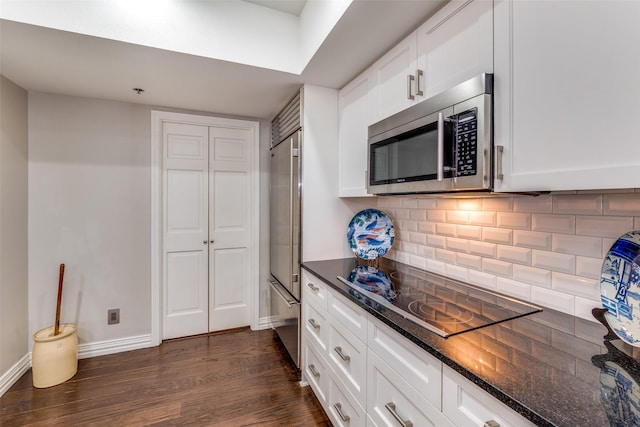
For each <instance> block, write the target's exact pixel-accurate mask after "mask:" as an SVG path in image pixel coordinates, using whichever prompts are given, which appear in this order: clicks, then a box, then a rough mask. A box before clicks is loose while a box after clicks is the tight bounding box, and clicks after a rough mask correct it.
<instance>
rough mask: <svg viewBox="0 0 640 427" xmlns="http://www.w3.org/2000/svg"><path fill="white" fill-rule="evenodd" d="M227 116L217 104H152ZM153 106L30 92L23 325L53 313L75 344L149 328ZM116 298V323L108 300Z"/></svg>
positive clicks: (264, 174) (264, 238) (263, 165)
mask: <svg viewBox="0 0 640 427" xmlns="http://www.w3.org/2000/svg"><path fill="white" fill-rule="evenodd" d="M153 109H154V110H164V111H175V112H181V113H193V114H198V115H209V116H218V117H229V118H242V119H247V118H246V117H237V116H228V115H223V114H214V113H203V112H194V111H186V110H175V109H166V108H162V107H153ZM151 110H152V107H151V106H145V105H137V104H128V103H120V102H111V101H104V100H96V99H87V98H78V97H70V96H62V95H52V94H44V93H30V94H29V179H30V182H29V201H30V203H31V205H30V208H31V209H30V212H29V239H30V241H31V242H33V244H32V246H31V248H30V251H29V273H30V280H29V331H31V332H35V331H36V330H38V329H40V328H43V327H46V326H50V325H52V324H53V321H54V317H55V301H56V292H57V274H58V266H59V264H60V263H62V262H64V263H65V264H66V272H65V283H64V295H63V304H62V305H63V309H62V321H63V322H78V338H79V341H80V344H83V343H85V344H91V343H95V342H100V341H105V340H118V339H122V338H128V337H133V336H140V335H147V334H149V333H150V332H151V310H152V309H155V308H154V307H151V301H150V298H151V273H150V256H151V254H150V251H151V247H150V243H151V241H150V232H151V231H150V227H151V225H150V215H151V214H150V210H151V198H150V194H151V186H150V183H151V170H150V161H151V160H150V152H151V146H150V143H151ZM269 126H270V125H269V121H268V120H261V121H260V179H261V181H260V192H261V193H260V212H261V215H260V218H261V220H260V221H261V224H260V227H261V229H260V230H261V235H260V246H261V248H260V250H261V259H260V316H266V315H267V314H268V305H267V303H266V302H267V301H268V289H267V287H266V278H267V277H268V274H269V263H268V247H269V241H268V233H269V227H268V189H269V180H268V170H269V162H268V159H269V157H268V156H269V134H270V131H269V130H270V127H269ZM110 308H120V317H121V318H120V324H118V325H107V310H108V309H110Z"/></svg>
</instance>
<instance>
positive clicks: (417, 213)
mask: <svg viewBox="0 0 640 427" xmlns="http://www.w3.org/2000/svg"><path fill="white" fill-rule="evenodd" d="M409 218H411V219H413V220H416V221H426V220H427V211H424V210H421V209H411V210H410V211H409Z"/></svg>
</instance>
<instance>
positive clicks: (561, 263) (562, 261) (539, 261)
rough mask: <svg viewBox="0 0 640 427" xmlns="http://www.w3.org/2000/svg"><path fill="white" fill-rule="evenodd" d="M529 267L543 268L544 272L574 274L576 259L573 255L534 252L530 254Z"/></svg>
mask: <svg viewBox="0 0 640 427" xmlns="http://www.w3.org/2000/svg"><path fill="white" fill-rule="evenodd" d="M531 265H532V266H533V267H537V268H544V269H546V270H552V271H560V272H562V273H568V274H575V272H576V257H575V255H566V254H558V253H555V252H549V251H538V250H534V251H533V253H532V254H531Z"/></svg>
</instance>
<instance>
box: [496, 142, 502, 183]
mask: <svg viewBox="0 0 640 427" xmlns="http://www.w3.org/2000/svg"><path fill="white" fill-rule="evenodd" d="M503 153H504V146H502V145H496V179H504V173H502V155H503Z"/></svg>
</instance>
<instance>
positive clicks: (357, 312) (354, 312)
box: [328, 292, 368, 341]
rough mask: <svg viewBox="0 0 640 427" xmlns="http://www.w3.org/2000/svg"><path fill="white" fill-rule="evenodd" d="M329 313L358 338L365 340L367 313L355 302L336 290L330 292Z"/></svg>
mask: <svg viewBox="0 0 640 427" xmlns="http://www.w3.org/2000/svg"><path fill="white" fill-rule="evenodd" d="M328 304H329V307H328V311H329V314H330V315H331V316H332V317H333V318H334V319H335V320H337V321H338V322H340V324H341V325H342V326H344V327H345V328H347V329H348V330H349V331H350V332H351V333H353V334H354V335H355V336H356V337H357V338H358V339H360V340H362V341H365V340H366V336H367V323H368V322H367V313H366V312H365V311H364V310H362V309H361V308H359V307H357V306H356V305H355V304H353V303H352V302H350V301H349V300H347V299H346V298H345V297H343V296H341V295H337V294H336V293H335V292H329V298H328Z"/></svg>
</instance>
